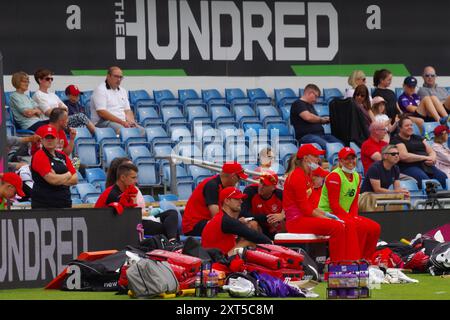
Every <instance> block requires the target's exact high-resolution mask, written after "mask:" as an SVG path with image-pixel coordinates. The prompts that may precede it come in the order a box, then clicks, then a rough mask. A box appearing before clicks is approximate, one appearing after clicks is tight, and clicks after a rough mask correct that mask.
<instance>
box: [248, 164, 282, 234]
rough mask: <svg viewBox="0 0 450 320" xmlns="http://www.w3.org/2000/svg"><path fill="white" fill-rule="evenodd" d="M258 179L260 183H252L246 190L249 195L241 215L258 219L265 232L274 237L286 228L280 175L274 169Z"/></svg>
mask: <svg viewBox="0 0 450 320" xmlns="http://www.w3.org/2000/svg"><path fill="white" fill-rule="evenodd" d="M258 180H259V184H256V183H255V184H251V185H249V186H247V187H246V188H245V190H244V194H245V195H247V197H246V198H245V199H244V203H243V204H242V210H241V217H243V218H247V220H248V219H254V220H255V221H257V222H258V225H259V227H260V228H261V229H262V231H263V232H264V234H265V235H266V236H268V237H269V238H271V239H273V237H274V236H275V234H276V233H278V232H285V229H286V226H285V218H286V217H285V214H284V210H283V203H282V200H283V192H282V191H281V190H280V189H278V188H277V184H278V176H277V174H276V173H275V172H273V171H266V172H264V174H263V175H261V176H260V177H259V178H258Z"/></svg>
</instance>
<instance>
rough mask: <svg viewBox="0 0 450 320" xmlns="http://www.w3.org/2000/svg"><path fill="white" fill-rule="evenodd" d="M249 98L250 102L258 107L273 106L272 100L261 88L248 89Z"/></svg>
mask: <svg viewBox="0 0 450 320" xmlns="http://www.w3.org/2000/svg"><path fill="white" fill-rule="evenodd" d="M247 96H248V98H249V99H250V101H252V102H254V103H255V104H256V105H258V104H262V105H267V104H270V105H271V104H272V98H270V97H269V96H267V94H266V92H265V91H264V90H263V89H261V88H255V89H247Z"/></svg>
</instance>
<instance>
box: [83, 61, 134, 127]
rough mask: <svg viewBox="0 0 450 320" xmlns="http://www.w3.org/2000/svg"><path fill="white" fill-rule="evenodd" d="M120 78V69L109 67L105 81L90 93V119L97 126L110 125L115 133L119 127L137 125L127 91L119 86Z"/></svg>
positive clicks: (121, 77)
mask: <svg viewBox="0 0 450 320" xmlns="http://www.w3.org/2000/svg"><path fill="white" fill-rule="evenodd" d="M122 80H123V73H122V70H121V69H120V68H119V67H115V66H114V67H110V68H109V69H108V74H107V76H106V80H105V82H103V83H102V84H100V85H99V86H98V87H97V88H96V89H95V90H94V92H93V93H92V97H91V119H92V122H94V123H95V125H96V126H97V127H99V128H106V127H111V128H113V129H114V130H115V131H116V132H117V133H119V132H120V129H121V128H131V127H138V124H137V123H136V121H135V119H134V114H133V111H132V110H131V108H130V102H129V101H128V92H127V90H125V89H124V88H123V87H121V86H120V84H121V82H122Z"/></svg>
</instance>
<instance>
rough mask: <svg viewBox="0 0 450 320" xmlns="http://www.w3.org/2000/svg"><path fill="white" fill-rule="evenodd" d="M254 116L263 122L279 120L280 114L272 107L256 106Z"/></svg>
mask: <svg viewBox="0 0 450 320" xmlns="http://www.w3.org/2000/svg"><path fill="white" fill-rule="evenodd" d="M256 114H257V115H258V117H259V120H261V121H264V120H265V119H267V118H270V119H274V120H281V117H280V113H279V112H278V110H277V109H276V108H275V107H274V106H257V107H256Z"/></svg>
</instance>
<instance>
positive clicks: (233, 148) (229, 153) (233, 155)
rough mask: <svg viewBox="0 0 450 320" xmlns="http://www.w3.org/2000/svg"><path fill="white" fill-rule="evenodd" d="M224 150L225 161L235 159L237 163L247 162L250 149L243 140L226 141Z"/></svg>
mask: <svg viewBox="0 0 450 320" xmlns="http://www.w3.org/2000/svg"><path fill="white" fill-rule="evenodd" d="M225 152H226V160H227V161H234V160H235V161H237V162H239V163H245V162H247V161H248V159H249V155H250V150H249V148H248V147H247V145H246V144H245V143H244V142H242V143H239V142H238V143H228V144H227V145H226V149H225Z"/></svg>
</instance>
